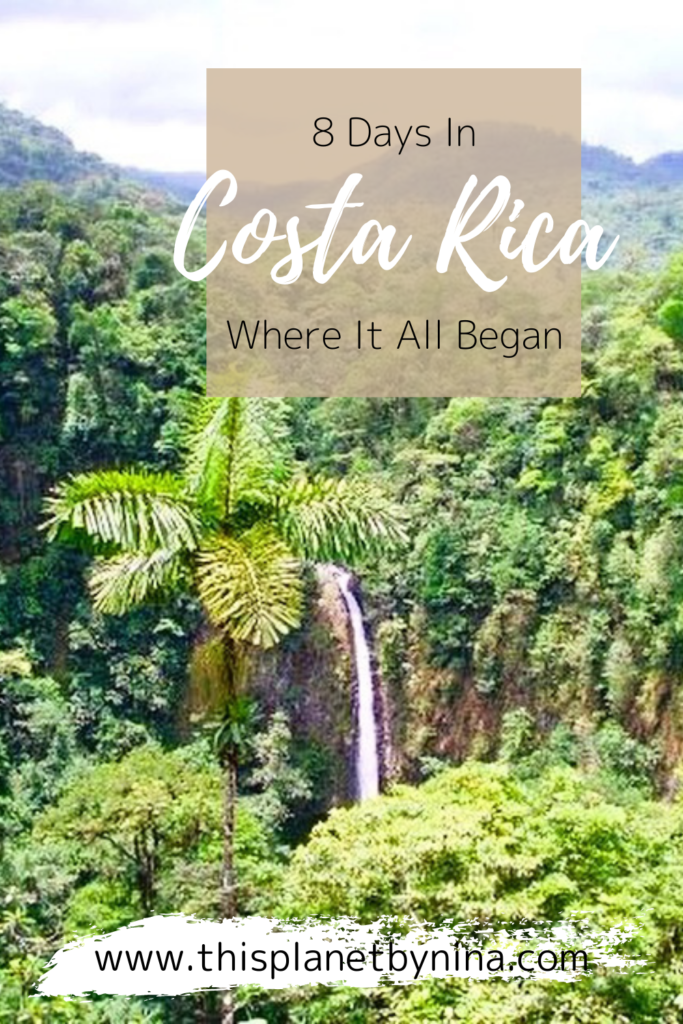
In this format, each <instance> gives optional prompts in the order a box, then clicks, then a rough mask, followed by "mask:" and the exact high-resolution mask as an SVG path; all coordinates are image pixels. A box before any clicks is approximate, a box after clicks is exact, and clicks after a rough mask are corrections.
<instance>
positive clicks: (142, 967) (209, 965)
mask: <svg viewBox="0 0 683 1024" xmlns="http://www.w3.org/2000/svg"><path fill="white" fill-rule="evenodd" d="M637 933H638V929H637V928H636V926H635V925H632V924H624V925H621V926H618V927H613V928H611V929H609V930H608V931H603V932H599V931H595V930H591V928H590V927H589V926H588V925H587V924H586V923H585V922H581V921H579V920H572V921H568V922H564V923H559V924H551V923H543V922H540V923H539V922H536V923H533V924H532V923H530V924H529V926H528V927H526V926H525V927H523V928H520V927H516V928H510V929H509V930H508V929H506V928H504V927H498V928H493V927H484V926H482V925H481V924H479V923H477V922H476V921H469V922H457V923H456V922H450V921H449V922H444V923H442V924H440V925H439V926H438V927H437V926H433V925H429V924H422V925H418V924H416V923H415V922H410V924H409V925H408V924H406V922H403V923H402V925H401V922H397V920H396V919H393V918H392V919H387V918H384V919H380V920H378V921H376V922H374V923H373V924H369V925H361V924H358V922H356V921H354V920H353V919H350V918H337V919H335V920H328V919H324V920H323V919H316V918H309V919H307V920H306V921H298V922H283V921H279V920H275V919H270V918H264V917H244V918H237V919H234V920H226V921H223V922H213V921H203V920H197V919H196V918H194V917H186V916H184V915H182V914H171V915H161V916H157V917H150V918H147V919H145V920H141V921H136V922H135V923H133V924H130V925H128V926H127V927H124V928H119V929H118V930H117V931H115V932H110V933H108V934H106V935H91V936H87V937H83V938H79V939H77V940H75V941H73V942H70V943H68V944H67V945H65V946H64V947H63V948H62V949H60V950H59V951H58V952H57V953H56V954H55V955H54V957H53V958H52V960H51V961H50V963H49V964H48V965H47V969H46V973H45V974H44V975H43V977H42V978H41V980H40V982H39V984H38V993H39V994H40V995H43V996H57V995H61V996H72V997H78V996H80V997H87V996H89V995H91V994H109V995H169V996H175V995H182V994H185V993H189V992H196V991H201V990H203V989H214V988H220V989H224V988H228V987H231V986H234V985H258V986H260V987H261V988H266V989H282V988H288V987H290V986H293V985H297V986H300V985H307V984H308V985H311V984H326V985H330V984H344V983H345V984H352V985H354V986H356V987H359V988H372V987H375V986H377V985H379V984H386V983H394V984H409V983H412V982H415V981H421V980H424V979H426V978H430V977H431V978H449V977H458V978H474V979H479V980H488V979H493V978H505V979H507V980H515V979H526V980H531V979H538V978H544V979H547V980H554V981H567V982H571V981H573V980H575V979H576V978H577V977H580V976H581V975H582V974H586V973H590V972H592V971H593V970H596V969H601V970H602V971H604V970H610V971H617V972H622V971H624V970H628V969H634V968H636V969H637V968H641V969H642V967H643V966H644V965H645V964H646V961H644V960H639V959H636V958H634V957H630V956H628V955H627V954H626V953H625V952H624V950H623V947H624V945H625V944H627V943H628V942H629V940H630V939H632V938H633V937H634V936H635V935H637Z"/></svg>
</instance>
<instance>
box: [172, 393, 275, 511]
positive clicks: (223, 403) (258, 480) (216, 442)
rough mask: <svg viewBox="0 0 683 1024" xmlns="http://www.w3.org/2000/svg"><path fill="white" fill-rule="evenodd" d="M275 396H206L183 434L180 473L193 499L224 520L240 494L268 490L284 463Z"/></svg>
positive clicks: (243, 495)
mask: <svg viewBox="0 0 683 1024" xmlns="http://www.w3.org/2000/svg"><path fill="white" fill-rule="evenodd" d="M286 414H287V410H286V407H285V405H284V403H283V402H282V401H281V400H280V399H266V398H218V399H216V398H206V399H203V400H202V401H201V402H199V403H198V405H197V407H196V409H195V412H194V416H193V419H192V421H191V423H190V426H189V429H188V434H187V442H186V444H187V459H186V469H185V476H186V479H187V484H188V489H189V491H190V493H191V494H193V495H194V496H195V497H196V500H197V502H198V504H200V505H201V506H202V508H203V509H204V510H205V511H207V512H208V513H209V514H210V515H213V516H214V517H215V518H217V519H218V520H219V521H222V522H226V521H227V519H229V517H230V515H231V514H232V512H233V510H234V508H235V506H236V505H237V503H238V501H239V500H240V498H244V497H245V496H246V497H248V496H249V495H250V494H256V493H259V492H261V491H263V490H268V488H269V487H270V485H271V483H272V482H273V481H276V480H278V479H279V477H280V475H281V474H282V473H283V472H284V467H285V465H286V462H287V449H286V445H285V437H286V425H285V418H286Z"/></svg>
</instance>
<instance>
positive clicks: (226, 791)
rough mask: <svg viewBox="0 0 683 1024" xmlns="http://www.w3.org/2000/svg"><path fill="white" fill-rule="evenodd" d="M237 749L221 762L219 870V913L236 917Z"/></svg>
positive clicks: (227, 752) (226, 755) (227, 753)
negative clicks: (221, 838)
mask: <svg viewBox="0 0 683 1024" xmlns="http://www.w3.org/2000/svg"><path fill="white" fill-rule="evenodd" d="M237 764H238V759H237V750H236V749H234V748H233V749H231V750H229V751H226V754H225V756H224V763H223V870H222V872H221V913H222V915H223V917H224V918H231V917H237V876H236V872H235V815H236V811H237Z"/></svg>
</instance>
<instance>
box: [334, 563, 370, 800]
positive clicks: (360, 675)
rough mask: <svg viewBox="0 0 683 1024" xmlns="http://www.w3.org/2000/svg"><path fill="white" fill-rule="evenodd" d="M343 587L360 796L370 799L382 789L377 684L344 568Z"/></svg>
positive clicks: (339, 571) (339, 572)
mask: <svg viewBox="0 0 683 1024" xmlns="http://www.w3.org/2000/svg"><path fill="white" fill-rule="evenodd" d="M336 576H337V582H338V584H339V590H340V592H341V595H342V597H343V598H344V602H345V604H346V607H347V609H348V612H349V619H350V621H351V632H352V635H353V653H354V662H355V669H356V684H357V697H356V730H357V746H356V788H357V792H358V798H359V799H360V800H366V799H367V798H368V797H371V796H377V794H378V793H379V755H378V743H377V739H378V737H377V721H376V718H375V687H374V682H373V676H372V663H371V660H370V647H369V644H368V638H367V635H366V632H365V623H364V622H363V613H362V612H361V609H360V605H359V604H358V601H357V599H356V595H355V594H354V592H353V589H352V587H351V576H350V575H349V573H348V572H345V571H344V570H343V569H337V571H336Z"/></svg>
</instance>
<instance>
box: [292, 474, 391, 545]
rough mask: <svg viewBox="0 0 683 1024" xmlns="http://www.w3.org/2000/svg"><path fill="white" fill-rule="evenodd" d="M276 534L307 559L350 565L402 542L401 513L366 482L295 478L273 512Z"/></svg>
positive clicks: (323, 478)
mask: <svg viewBox="0 0 683 1024" xmlns="http://www.w3.org/2000/svg"><path fill="white" fill-rule="evenodd" d="M275 518H276V520H277V525H278V529H279V532H280V533H281V535H282V536H283V537H284V539H285V540H286V542H287V543H288V544H289V545H290V546H291V547H292V549H293V550H294V551H295V552H296V553H297V554H299V555H300V556H301V557H303V558H307V559H310V560H312V561H333V562H334V561H343V562H354V561H356V560H357V559H358V558H359V557H360V556H361V555H363V554H372V553H379V552H381V551H386V550H387V549H388V548H391V547H394V546H396V545H399V544H402V543H405V541H406V539H407V534H406V530H405V526H404V523H403V521H402V515H401V511H400V509H398V508H397V507H396V506H395V505H393V504H392V503H391V502H390V501H389V500H388V498H387V497H386V496H385V495H383V494H382V493H381V492H380V491H379V490H378V489H376V488H374V487H372V486H370V485H368V483H367V482H365V481H356V480H349V479H342V480H338V479H331V478H325V477H318V478H313V479H306V478H298V479H295V480H293V481H292V482H291V483H290V484H289V485H288V486H287V487H285V488H284V489H283V490H282V491H281V494H280V496H279V500H278V503H277V507H276V509H275Z"/></svg>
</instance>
